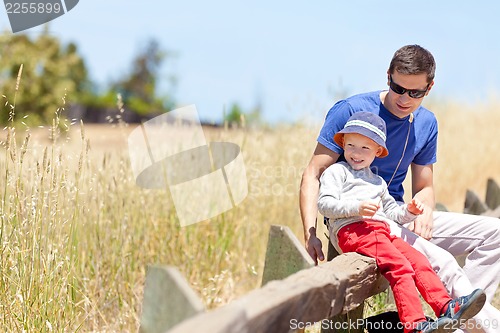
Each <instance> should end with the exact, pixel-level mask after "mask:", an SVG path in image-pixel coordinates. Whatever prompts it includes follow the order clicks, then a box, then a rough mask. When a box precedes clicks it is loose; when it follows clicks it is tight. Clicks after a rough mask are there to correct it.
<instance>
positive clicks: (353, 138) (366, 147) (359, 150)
mask: <svg viewBox="0 0 500 333" xmlns="http://www.w3.org/2000/svg"><path fill="white" fill-rule="evenodd" d="M343 140H344V157H345V159H346V161H347V163H349V165H350V166H351V167H352V168H353V169H354V170H360V169H363V168H366V167H369V166H370V165H371V164H372V162H373V160H374V159H375V157H377V156H380V154H382V151H383V148H382V147H381V146H380V145H378V144H377V143H376V142H375V141H373V140H372V139H369V138H367V137H366V136H364V135H361V134H357V133H346V134H344V139H343Z"/></svg>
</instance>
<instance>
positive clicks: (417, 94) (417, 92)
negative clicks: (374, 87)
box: [389, 75, 429, 98]
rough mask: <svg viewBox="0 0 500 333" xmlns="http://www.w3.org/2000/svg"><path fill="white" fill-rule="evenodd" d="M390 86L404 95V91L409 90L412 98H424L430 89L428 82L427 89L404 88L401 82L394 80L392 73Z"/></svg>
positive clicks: (397, 92)
mask: <svg viewBox="0 0 500 333" xmlns="http://www.w3.org/2000/svg"><path fill="white" fill-rule="evenodd" d="M389 87H390V88H391V90H392V91H394V92H395V93H396V94H398V95H403V94H404V93H406V92H408V96H410V97H411V98H422V97H424V96H425V94H426V93H427V90H429V84H427V87H426V88H425V90H417V89H406V88H403V87H401V86H400V85H399V84H397V83H394V81H392V75H389Z"/></svg>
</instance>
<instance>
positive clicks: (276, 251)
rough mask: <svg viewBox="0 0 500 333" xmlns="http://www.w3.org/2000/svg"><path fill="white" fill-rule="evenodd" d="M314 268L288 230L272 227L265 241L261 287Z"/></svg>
mask: <svg viewBox="0 0 500 333" xmlns="http://www.w3.org/2000/svg"><path fill="white" fill-rule="evenodd" d="M313 266H314V261H313V260H312V258H311V256H310V255H309V253H307V251H306V250H305V249H304V246H303V245H302V244H301V243H300V242H299V240H298V239H297V237H295V235H294V234H293V232H292V231H291V230H290V228H288V227H286V226H280V225H272V226H271V229H270V230H269V240H268V241H267V250H266V261H265V264H264V272H263V273H262V285H265V284H266V283H268V282H269V281H272V280H281V279H284V278H286V277H288V276H290V275H292V274H293V273H296V272H298V271H300V270H302V269H305V268H310V267H313Z"/></svg>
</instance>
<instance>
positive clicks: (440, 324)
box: [413, 317, 455, 333]
mask: <svg viewBox="0 0 500 333" xmlns="http://www.w3.org/2000/svg"><path fill="white" fill-rule="evenodd" d="M454 331H455V329H454V328H453V320H451V319H450V318H448V317H440V318H438V319H437V320H435V321H432V320H428V321H422V322H420V323H418V324H417V326H416V327H415V329H414V330H413V332H414V333H431V332H432V333H451V332H454Z"/></svg>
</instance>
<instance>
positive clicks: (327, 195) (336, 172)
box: [318, 164, 359, 219]
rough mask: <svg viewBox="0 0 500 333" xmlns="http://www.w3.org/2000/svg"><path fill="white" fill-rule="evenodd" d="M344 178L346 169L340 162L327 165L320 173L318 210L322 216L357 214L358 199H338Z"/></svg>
mask: <svg viewBox="0 0 500 333" xmlns="http://www.w3.org/2000/svg"><path fill="white" fill-rule="evenodd" d="M346 179H347V173H346V170H345V168H344V167H343V166H342V165H340V164H333V165H331V166H329V167H328V168H327V169H326V170H325V171H324V172H323V174H322V175H321V178H320V188H319V197H318V210H319V212H320V213H321V214H322V215H323V216H325V217H328V218H331V219H339V218H345V217H350V216H358V215H359V201H357V200H346V199H342V200H340V195H341V189H342V185H343V184H344V183H345V181H346Z"/></svg>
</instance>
